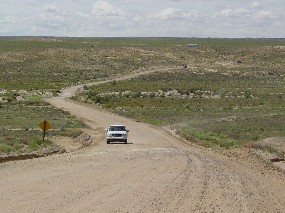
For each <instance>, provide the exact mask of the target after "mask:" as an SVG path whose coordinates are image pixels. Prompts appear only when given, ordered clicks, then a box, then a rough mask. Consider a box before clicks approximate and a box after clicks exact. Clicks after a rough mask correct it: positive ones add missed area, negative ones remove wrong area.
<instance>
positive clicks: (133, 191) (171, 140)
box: [0, 90, 285, 213]
mask: <svg viewBox="0 0 285 213" xmlns="http://www.w3.org/2000/svg"><path fill="white" fill-rule="evenodd" d="M67 93H68V91H67V90H66V91H65V94H67ZM67 96H68V95H67ZM49 102H50V103H51V104H53V105H54V106H56V107H59V108H63V109H65V110H68V111H70V112H71V113H72V114H74V115H76V116H78V117H79V118H81V119H83V120H84V121H85V122H86V123H88V124H89V125H90V127H91V128H92V129H93V130H94V132H96V134H95V136H96V139H97V142H98V145H97V146H93V147H88V148H85V149H81V150H79V151H76V152H72V153H66V154H61V155H53V156H48V157H45V158H38V159H32V160H25V161H17V162H8V163H3V164H0V212H4V213H10V212H272V213H273V212H280V213H281V212H285V178H284V175H283V174H282V173H279V172H278V171H277V170H274V169H272V168H270V167H268V166H266V165H265V164H263V163H262V162H260V161H258V160H255V159H254V158H253V159H250V160H248V159H247V160H242V159H243V158H242V157H240V158H236V157H226V156H224V155H219V154H217V153H215V152H213V151H211V150H207V149H203V148H199V147H196V146H191V145H188V144H185V143H184V142H183V141H181V139H179V138H176V137H175V136H172V135H171V134H169V133H167V132H166V131H164V130H162V129H159V128H155V127H153V126H150V125H145V124H142V123H138V122H135V121H132V120H129V119H126V118H123V117H119V116H116V115H113V114H110V113H106V112H103V111H98V110H96V109H93V108H91V107H86V106H83V105H79V104H76V103H74V102H71V101H68V100H66V99H65V98H64V97H57V98H52V99H50V100H49ZM114 123H123V124H125V125H126V126H127V127H128V129H129V130H130V133H129V136H130V137H129V143H128V144H110V145H107V144H106V141H105V138H104V129H105V128H106V127H107V126H108V125H110V124H114ZM245 156H246V155H245ZM247 157H248V156H247Z"/></svg>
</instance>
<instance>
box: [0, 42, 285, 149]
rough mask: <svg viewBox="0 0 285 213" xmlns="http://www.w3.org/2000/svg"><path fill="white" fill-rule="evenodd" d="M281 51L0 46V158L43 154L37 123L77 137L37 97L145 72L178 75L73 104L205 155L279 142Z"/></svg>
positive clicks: (231, 45)
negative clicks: (180, 139) (182, 140)
mask: <svg viewBox="0 0 285 213" xmlns="http://www.w3.org/2000/svg"><path fill="white" fill-rule="evenodd" d="M190 43H192V44H198V47H196V48H191V47H188V44H190ZM284 47H285V40H284V39H283V40H282V39H281V40H278V39H267V40H266V39H256V40H253V39H252V40H243V39H195V38H55V37H42V38H40V37H15V38H8V37H3V38H0V76H1V77H0V116H1V118H0V121H1V123H2V124H0V129H1V131H3V132H1V136H0V140H1V148H0V149H1V150H6V151H8V152H11V151H13V152H14V151H21V150H24V149H25V148H26V147H30V148H29V149H31V150H32V147H41V146H43V147H44V146H45V145H43V144H41V142H40V139H34V138H33V137H31V135H33V134H40V132H37V131H31V130H30V129H31V128H35V126H37V123H38V122H39V121H40V120H42V119H44V118H48V119H49V120H51V123H52V124H53V126H54V128H56V129H57V130H54V131H50V134H51V135H52V134H57V135H58V134H68V135H74V134H75V135H76V134H77V133H76V131H77V130H76V129H77V128H78V125H79V124H78V123H77V122H78V121H76V120H75V119H74V118H73V117H72V116H70V115H68V114H65V113H64V112H61V111H60V110H56V109H53V108H52V107H51V106H49V105H47V104H46V103H44V102H43V101H42V96H43V95H48V96H51V95H56V94H57V92H58V91H59V90H60V89H61V88H63V87H66V86H69V85H74V84H79V83H84V82H91V81H92V82H93V81H99V80H103V79H108V78H110V77H114V76H117V75H123V74H127V73H130V72H132V71H134V70H145V69H150V68H153V67H160V68H162V69H163V68H165V69H167V68H168V67H180V68H177V70H176V71H173V72H162V73H156V74H152V75H148V76H143V77H139V78H136V79H132V80H129V81H122V82H116V81H112V82H111V83H108V84H103V85H100V86H93V87H85V90H86V91H85V92H84V94H81V95H79V96H77V97H75V99H77V100H79V101H84V102H88V103H94V104H97V105H101V106H102V107H104V108H106V109H109V110H111V111H113V112H116V113H119V114H122V115H125V116H129V117H131V118H134V119H137V120H139V121H143V122H149V123H152V124H156V125H161V126H163V125H171V126H174V127H175V128H177V129H178V130H179V131H180V132H182V133H183V134H185V135H186V136H189V137H194V138H196V139H198V140H200V141H201V142H203V144H204V145H205V146H209V147H225V148H229V147H234V146H238V145H240V144H244V143H247V142H248V141H255V140H259V139H262V138H266V137H271V136H284V132H285V131H284V126H285V125H284V117H285V116H284V99H285V96H284V94H283V93H284V81H285V79H284V76H285V72H284V64H285V48H284ZM183 67H184V68H183ZM28 115H29V116H28ZM59 117H60V118H63V119H61V120H58V118H59ZM74 122H75V123H74ZM1 125H2V127H1ZM80 125H81V124H80ZM80 125H79V126H80ZM69 128H74V129H75V132H70V130H69ZM10 129H13V130H10ZM15 129H19V130H17V131H16V130H15ZM28 130H29V131H28ZM36 137H37V138H38V135H37V136H36ZM20 140H25V142H24V141H23V142H21V141H20ZM9 141H10V142H9ZM11 141H13V142H11ZM31 141H34V143H33V145H32V144H31ZM47 142H48V141H47ZM11 143H13V144H17V143H19V144H22V145H19V147H18V148H17V146H16V145H15V146H14V145H11ZM23 144H24V145H23ZM29 144H31V145H30V146H29ZM10 146H12V147H10ZM15 147H16V148H15Z"/></svg>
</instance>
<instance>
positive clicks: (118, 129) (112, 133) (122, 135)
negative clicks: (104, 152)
mask: <svg viewBox="0 0 285 213" xmlns="http://www.w3.org/2000/svg"><path fill="white" fill-rule="evenodd" d="M106 132H107V133H106V136H107V144H109V143H110V142H116V141H118V142H124V143H128V132H129V130H127V129H126V127H125V125H111V126H110V127H109V128H108V129H106Z"/></svg>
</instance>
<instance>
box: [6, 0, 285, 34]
mask: <svg viewBox="0 0 285 213" xmlns="http://www.w3.org/2000/svg"><path fill="white" fill-rule="evenodd" d="M15 4H17V5H18V6H17V7H15ZM284 10H285V5H284V3H283V0H272V1H270V2H268V1H266V0H253V1H248V0H240V1H232V2H229V1H228V0H191V1H188V0H168V1H165V0H156V1H153V0H124V1H123V0H84V1H83V0H61V1H60V0H42V1H38V0H21V1H16V0H9V1H7V0H6V1H4V2H2V3H1V8H0V29H1V31H0V35H2V36H3V35H53V36H183V37H184V36H189V37H192V36H197V37H281V36H284V35H285V24H284V23H285V19H284V15H283V13H284V12H283V11H284ZM249 29H250V30H249Z"/></svg>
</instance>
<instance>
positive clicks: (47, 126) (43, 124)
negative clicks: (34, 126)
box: [39, 119, 51, 142]
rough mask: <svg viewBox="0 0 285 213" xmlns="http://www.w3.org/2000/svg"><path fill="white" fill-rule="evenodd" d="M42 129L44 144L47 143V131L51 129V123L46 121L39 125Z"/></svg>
mask: <svg viewBox="0 0 285 213" xmlns="http://www.w3.org/2000/svg"><path fill="white" fill-rule="evenodd" d="M39 126H40V128H41V129H42V130H43V142H44V141H45V136H46V131H47V130H49V129H50V128H51V125H50V123H49V122H48V121H47V120H46V119H45V120H44V121H42V122H41V123H40V124H39Z"/></svg>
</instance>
